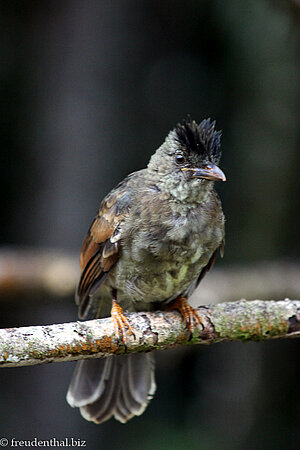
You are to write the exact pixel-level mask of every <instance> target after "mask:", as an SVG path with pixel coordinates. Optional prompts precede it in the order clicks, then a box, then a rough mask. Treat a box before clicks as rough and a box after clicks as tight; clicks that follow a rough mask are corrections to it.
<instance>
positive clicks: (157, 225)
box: [67, 119, 226, 423]
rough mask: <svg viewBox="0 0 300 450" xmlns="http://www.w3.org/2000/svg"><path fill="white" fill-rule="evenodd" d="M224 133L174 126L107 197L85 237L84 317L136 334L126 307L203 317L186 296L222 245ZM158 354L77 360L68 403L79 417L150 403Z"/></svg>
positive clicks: (121, 416)
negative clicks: (107, 320) (218, 185)
mask: <svg viewBox="0 0 300 450" xmlns="http://www.w3.org/2000/svg"><path fill="white" fill-rule="evenodd" d="M220 139H221V132H219V131H216V130H215V122H212V121H211V120H210V119H207V120H203V121H202V122H201V123H200V124H199V125H198V124H197V123H196V122H195V121H191V120H190V119H188V120H186V121H184V122H183V123H182V124H178V125H177V126H176V127H175V128H174V129H173V130H172V131H170V133H169V134H168V136H167V138H166V140H165V142H164V143H163V144H162V145H161V147H159V148H158V150H157V151H156V152H155V153H154V155H153V156H152V157H151V159H150V162H149V164H148V166H147V168H146V169H143V170H139V171H138V172H134V173H132V174H130V175H129V176H128V177H127V178H125V179H124V180H123V181H122V182H121V183H120V184H119V185H118V186H117V187H116V188H115V189H113V190H112V191H111V192H110V193H109V194H108V195H107V196H106V197H105V198H104V200H103V201H102V203H101V205H100V209H99V212H98V214H97V216H96V217H95V219H94V221H93V223H92V225H91V227H90V229H89V231H88V234H87V236H86V238H85V241H84V243H83V247H82V251H81V256H80V264H81V269H82V273H81V278H80V281H79V285H78V289H77V294H76V301H77V303H78V305H79V317H80V318H82V319H84V318H86V317H87V315H88V312H89V311H90V312H93V313H94V317H97V318H100V317H107V316H109V315H111V317H112V319H113V321H114V326H115V335H116V337H117V339H118V341H119V343H121V344H126V342H127V339H128V335H130V334H133V331H132V329H131V327H130V324H129V322H128V319H127V318H126V316H125V314H124V312H123V309H126V310H127V311H151V310H155V309H164V308H165V307H169V308H174V309H177V310H179V311H180V313H181V315H182V317H183V320H184V321H185V323H186V326H187V327H188V329H189V331H190V332H191V333H192V332H193V329H194V327H195V326H196V324H197V323H200V324H201V320H200V318H199V317H198V315H197V312H196V311H195V310H194V309H193V308H192V307H191V306H190V305H189V304H188V302H187V298H188V297H189V296H190V295H191V294H192V292H193V291H194V290H195V289H196V287H197V286H198V284H199V282H200V281H201V280H202V278H203V276H204V275H205V273H206V272H207V271H208V270H209V269H210V268H211V266H212V264H213V262H214V260H215V257H216V254H217V250H218V249H220V251H221V254H222V252H223V247H224V215H223V212H222V207H221V202H220V200H219V198H218V195H217V194H216V192H215V190H214V181H217V180H221V181H225V180H226V178H225V175H224V173H223V172H222V170H221V169H220V168H219V167H218V164H219V162H220V157H221V150H220ZM155 388H156V386H155V380H154V363H153V355H152V354H150V353H144V354H143V353H140V354H131V355H122V356H112V357H108V358H105V359H92V360H83V361H79V362H78V363H77V366H76V368H75V372H74V374H73V378H72V380H71V384H70V387H69V390H68V393H67V401H68V403H69V404H70V405H71V406H73V407H79V408H80V411H81V414H82V416H83V417H84V418H85V419H87V420H90V421H94V422H96V423H102V422H104V421H106V420H108V419H109V418H111V417H112V416H113V417H115V419H117V420H119V421H120V422H122V423H125V422H127V420H129V419H131V418H132V417H133V416H135V415H140V414H142V413H143V411H144V410H145V408H146V406H147V404H148V402H149V400H150V399H151V398H152V396H153V394H154V392H155Z"/></svg>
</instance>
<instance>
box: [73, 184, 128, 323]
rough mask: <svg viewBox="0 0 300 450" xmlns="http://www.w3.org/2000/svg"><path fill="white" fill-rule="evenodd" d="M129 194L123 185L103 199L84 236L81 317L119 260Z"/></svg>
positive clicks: (79, 297) (79, 295)
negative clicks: (121, 228) (121, 227)
mask: <svg viewBox="0 0 300 450" xmlns="http://www.w3.org/2000/svg"><path fill="white" fill-rule="evenodd" d="M126 194H127V192H126V189H125V190H124V186H123V189H122V185H120V186H118V187H117V188H116V189H115V190H114V191H112V192H111V193H110V194H109V195H108V196H107V197H106V198H105V199H104V200H103V202H102V203H101V205H100V209H99V212H98V214H97V216H96V217H95V219H94V220H93V223H92V225H91V227H90V229H89V231H88V234H87V236H86V238H85V240H84V243H83V246H82V250H81V255H80V267H81V271H82V272H81V277H80V280H79V284H78V288H77V292H76V303H77V304H78V305H79V317H80V318H84V317H86V315H87V313H88V311H89V308H90V306H91V301H90V297H91V296H92V295H93V294H94V293H95V292H96V290H97V289H98V288H99V286H100V285H101V283H103V281H104V280H105V278H106V276H107V275H108V273H109V271H110V269H111V268H112V267H113V266H114V264H115V263H116V262H117V260H118V257H119V251H120V239H121V232H120V226H121V224H122V221H123V220H124V217H125V215H126V212H127V211H128V202H126V201H124V199H125V197H126Z"/></svg>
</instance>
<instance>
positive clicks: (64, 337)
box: [0, 299, 300, 367]
mask: <svg viewBox="0 0 300 450" xmlns="http://www.w3.org/2000/svg"><path fill="white" fill-rule="evenodd" d="M198 313H199V315H200V317H201V319H202V323H203V328H201V327H199V329H196V330H195V332H194V334H193V337H192V339H190V335H189V333H188V331H187V329H186V327H185V325H184V323H183V321H182V319H181V317H180V315H179V314H178V313H177V312H162V311H157V312H153V313H144V312H141V313H131V314H128V318H129V322H130V324H131V326H132V328H133V330H134V333H135V337H133V336H129V338H128V343H127V347H125V346H124V345H122V344H119V345H118V343H117V342H116V339H115V336H114V326H113V322H112V320H111V318H107V319H101V320H100V319H99V320H90V321H86V322H73V323H64V324H55V325H47V326H32V327H22V328H10V329H2V330H0V367H15V366H26V365H34V364H41V363H46V362H59V361H72V360H77V359H88V358H95V357H99V358H100V357H107V356H109V355H112V354H122V353H125V352H128V353H134V352H145V351H152V350H164V349H167V348H171V347H175V346H179V345H192V344H212V343H217V342H221V341H261V340H267V339H273V338H287V337H300V301H299V300H289V299H285V300H283V301H277V302H275V301H261V300H254V301H245V300H241V301H238V302H228V303H219V304H217V305H211V306H202V307H200V308H198Z"/></svg>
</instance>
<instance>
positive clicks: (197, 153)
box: [148, 119, 226, 201]
mask: <svg viewBox="0 0 300 450" xmlns="http://www.w3.org/2000/svg"><path fill="white" fill-rule="evenodd" d="M220 140H221V132H220V131H216V130H215V122H212V121H211V120H210V119H205V120H203V121H202V122H201V123H200V124H199V125H198V124H197V123H196V122H195V121H192V120H190V119H188V120H185V121H184V122H183V123H182V124H178V125H177V126H176V127H175V128H174V129H173V130H172V131H170V133H169V134H168V136H167V138H166V140H165V142H164V143H163V145H162V146H161V147H160V148H159V149H158V150H157V151H156V153H155V154H154V155H153V156H152V158H151V160H150V162H149V165H148V168H149V170H150V171H151V172H152V173H153V174H155V175H154V176H155V178H156V180H157V184H158V186H159V187H160V188H161V189H162V190H164V191H167V192H169V193H170V194H171V195H173V196H174V197H176V198H178V199H179V200H185V201H188V200H191V201H197V199H199V200H200V201H201V197H202V196H203V195H204V194H205V193H206V192H208V191H209V190H210V189H211V188H212V185H213V183H212V182H213V181H226V177H225V175H224V173H223V172H222V170H221V169H220V168H219V166H218V164H219V162H220V158H221V149H220Z"/></svg>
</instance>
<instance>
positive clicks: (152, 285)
mask: <svg viewBox="0 0 300 450" xmlns="http://www.w3.org/2000/svg"><path fill="white" fill-rule="evenodd" d="M196 244H197V243H194V244H193V245H191V246H189V248H184V247H181V248H180V249H178V251H176V250H177V249H173V251H171V252H168V253H167V254H164V253H163V252H162V253H161V255H153V253H152V252H151V251H146V250H145V249H144V251H143V255H141V258H140V259H141V261H143V262H138V261H137V258H136V255H135V256H134V257H133V255H132V253H131V252H127V253H126V252H125V253H124V254H123V255H122V257H121V258H120V260H119V261H118V264H117V265H116V266H115V268H114V269H113V273H112V280H113V284H114V287H116V288H117V290H118V298H120V299H122V297H124V298H127V299H129V298H130V299H131V301H133V302H134V303H138V302H142V303H153V302H164V301H167V300H170V299H173V298H176V297H177V296H178V295H179V294H181V293H182V292H185V291H186V290H187V289H188V287H189V286H190V285H191V283H193V281H194V280H195V279H196V278H197V277H198V275H199V273H200V272H201V269H202V268H203V267H204V266H205V265H206V264H207V263H208V261H209V258H210V255H211V250H209V251H208V249H204V248H203V246H201V245H200V244H198V245H196Z"/></svg>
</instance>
